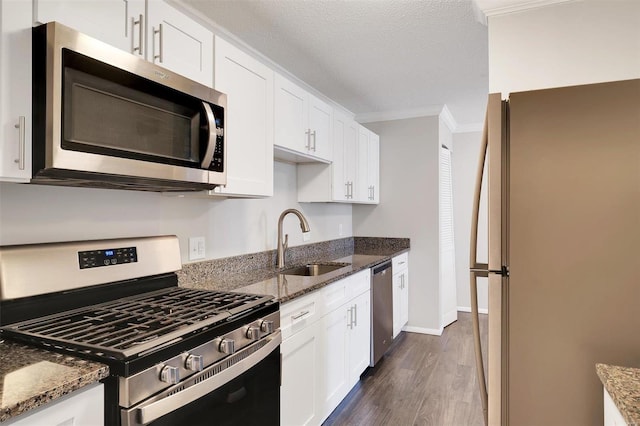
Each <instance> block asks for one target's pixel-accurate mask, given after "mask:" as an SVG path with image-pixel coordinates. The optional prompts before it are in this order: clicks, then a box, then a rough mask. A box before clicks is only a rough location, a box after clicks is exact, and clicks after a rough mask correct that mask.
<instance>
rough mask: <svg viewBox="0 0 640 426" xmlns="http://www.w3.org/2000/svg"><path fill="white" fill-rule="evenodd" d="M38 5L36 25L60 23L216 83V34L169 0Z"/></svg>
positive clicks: (53, 0)
mask: <svg viewBox="0 0 640 426" xmlns="http://www.w3.org/2000/svg"><path fill="white" fill-rule="evenodd" d="M145 5H146V13H145ZM34 7H35V19H36V23H46V22H50V21H58V22H60V23H61V24H63V25H66V26H68V27H71V28H73V29H75V30H78V31H80V32H82V33H85V34H87V35H89V36H91V37H94V38H97V39H98V40H102V41H104V42H105V43H108V44H110V45H112V46H115V47H118V48H120V49H122V50H125V51H127V52H129V53H133V54H136V55H139V56H142V57H143V58H145V59H147V60H148V61H151V62H153V63H155V64H158V65H160V66H162V67H165V68H167V69H169V70H171V71H173V72H176V73H178V74H181V75H183V76H185V77H188V78H190V79H192V80H195V81H197V82H200V83H202V84H204V85H206V86H209V87H212V86H213V33H212V32H211V31H209V30H208V29H207V28H205V27H203V26H202V25H200V24H199V23H197V22H195V21H194V20H193V19H191V18H189V17H188V16H187V15H185V14H184V13H182V12H180V11H179V10H177V9H175V8H173V7H172V6H170V5H169V4H167V3H165V2H164V1H161V0H147V1H146V3H145V0H94V1H69V0H34Z"/></svg>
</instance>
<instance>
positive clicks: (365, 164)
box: [356, 126, 370, 202]
mask: <svg viewBox="0 0 640 426" xmlns="http://www.w3.org/2000/svg"><path fill="white" fill-rule="evenodd" d="M369 134H370V132H369V130H368V129H366V128H365V127H363V126H358V175H357V179H356V186H357V188H358V190H357V198H356V201H359V202H368V201H369V200H368V198H369V194H370V191H369Z"/></svg>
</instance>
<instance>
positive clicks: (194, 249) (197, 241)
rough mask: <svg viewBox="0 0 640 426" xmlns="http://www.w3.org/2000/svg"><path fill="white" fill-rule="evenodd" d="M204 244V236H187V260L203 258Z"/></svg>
mask: <svg viewBox="0 0 640 426" xmlns="http://www.w3.org/2000/svg"><path fill="white" fill-rule="evenodd" d="M204 257H205V244H204V237H190V238H189V260H198V259H204Z"/></svg>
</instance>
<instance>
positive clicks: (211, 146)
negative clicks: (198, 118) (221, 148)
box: [200, 101, 218, 170]
mask: <svg viewBox="0 0 640 426" xmlns="http://www.w3.org/2000/svg"><path fill="white" fill-rule="evenodd" d="M202 107H203V108H204V116H205V117H206V119H207V126H208V127H209V139H208V140H207V149H206V150H205V152H204V155H203V156H202V163H200V167H201V168H203V169H205V170H209V166H210V165H211V160H212V159H213V153H214V151H215V148H216V142H217V140H218V137H217V136H218V132H217V126H216V116H215V115H213V110H212V109H211V105H209V104H208V103H206V102H204V101H203V102H202Z"/></svg>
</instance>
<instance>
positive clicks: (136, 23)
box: [131, 13, 144, 56]
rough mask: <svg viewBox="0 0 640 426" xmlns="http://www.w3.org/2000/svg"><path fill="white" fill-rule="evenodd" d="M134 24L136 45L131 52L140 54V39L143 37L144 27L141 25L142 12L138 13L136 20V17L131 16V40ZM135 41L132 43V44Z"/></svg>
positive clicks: (141, 53)
mask: <svg viewBox="0 0 640 426" xmlns="http://www.w3.org/2000/svg"><path fill="white" fill-rule="evenodd" d="M136 25H138V40H139V42H138V47H134V48H133V50H132V53H136V52H137V53H138V55H140V56H142V55H143V52H142V39H143V38H144V28H143V26H142V13H141V14H140V16H139V18H138V20H137V21H136V18H131V39H132V41H135V40H133V31H134V29H135V28H136ZM133 44H135V43H132V45H133Z"/></svg>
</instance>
